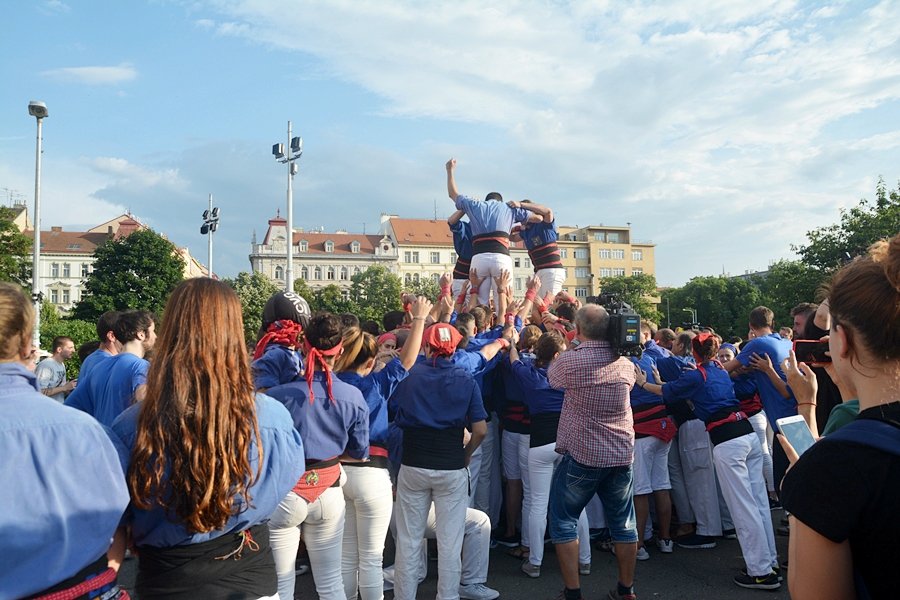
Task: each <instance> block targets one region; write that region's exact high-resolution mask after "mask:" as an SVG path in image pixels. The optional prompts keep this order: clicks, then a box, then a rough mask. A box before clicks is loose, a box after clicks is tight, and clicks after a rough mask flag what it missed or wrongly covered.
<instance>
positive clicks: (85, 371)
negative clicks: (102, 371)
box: [72, 350, 113, 394]
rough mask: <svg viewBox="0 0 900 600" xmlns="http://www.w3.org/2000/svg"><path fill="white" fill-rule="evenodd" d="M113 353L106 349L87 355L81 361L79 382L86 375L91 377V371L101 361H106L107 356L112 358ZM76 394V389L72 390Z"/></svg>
mask: <svg viewBox="0 0 900 600" xmlns="http://www.w3.org/2000/svg"><path fill="white" fill-rule="evenodd" d="M112 357H113V355H112V354H110V353H109V352H107V351H106V350H94V351H93V352H91V353H90V354H89V355H88V356H87V357H85V359H84V362H82V363H81V367H79V369H78V382H79V383H81V382H83V381H84V378H85V377H90V375H91V371H92V370H93V369H94V367H95V366H97V365H98V364H99V363H101V362H103V361H105V360H106V359H107V358H112ZM72 393H73V394H74V393H75V392H74V390H73V391H72Z"/></svg>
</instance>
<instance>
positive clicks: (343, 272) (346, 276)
mask: <svg viewBox="0 0 900 600" xmlns="http://www.w3.org/2000/svg"><path fill="white" fill-rule="evenodd" d="M348 279H350V272H349V271H348V270H347V267H341V281H347V280H348Z"/></svg>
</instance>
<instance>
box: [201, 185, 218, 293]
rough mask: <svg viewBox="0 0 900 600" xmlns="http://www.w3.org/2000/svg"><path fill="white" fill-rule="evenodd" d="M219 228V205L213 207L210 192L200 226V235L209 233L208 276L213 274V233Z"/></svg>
mask: <svg viewBox="0 0 900 600" xmlns="http://www.w3.org/2000/svg"><path fill="white" fill-rule="evenodd" d="M218 228H219V207H218V206H217V207H216V208H213V205H212V194H210V195H209V208H208V209H207V210H204V211H203V226H202V227H200V234H201V235H209V240H208V250H209V262H208V263H207V270H208V274H209V276H210V277H212V276H213V233H214V232H215V230H216V229H218Z"/></svg>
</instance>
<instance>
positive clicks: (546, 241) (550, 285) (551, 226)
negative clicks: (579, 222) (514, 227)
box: [506, 200, 566, 296]
mask: <svg viewBox="0 0 900 600" xmlns="http://www.w3.org/2000/svg"><path fill="white" fill-rule="evenodd" d="M506 204H507V205H508V206H509V207H510V208H524V209H525V210H527V211H529V212H531V213H532V214H531V216H530V217H529V218H528V219H526V220H525V221H524V222H523V223H522V226H521V229H519V231H518V233H517V234H515V235H514V236H513V239H514V240H515V238H516V237H518V238H519V239H521V240H522V243H524V244H525V248H527V249H528V257H529V258H530V259H531V264H532V265H533V266H534V273H535V275H537V276H538V277H539V278H540V280H541V290H542V291H543V293H544V294H550V295H551V296H555V295H556V294H558V293H559V292H560V291H561V290H562V286H563V283H565V281H566V270H565V268H564V267H563V265H562V259H561V256H560V252H559V245H558V244H557V243H556V242H557V240H558V239H559V232H558V231H557V230H556V219H555V217H554V216H553V209H551V208H549V207H546V206H542V205H540V204H537V203H534V202H532V201H531V200H522V201H521V202H516V201H514V200H510V201H509V202H507V203H506Z"/></svg>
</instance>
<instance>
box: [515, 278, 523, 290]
mask: <svg viewBox="0 0 900 600" xmlns="http://www.w3.org/2000/svg"><path fill="white" fill-rule="evenodd" d="M516 291H517V292H521V291H522V278H521V277H516Z"/></svg>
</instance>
